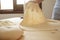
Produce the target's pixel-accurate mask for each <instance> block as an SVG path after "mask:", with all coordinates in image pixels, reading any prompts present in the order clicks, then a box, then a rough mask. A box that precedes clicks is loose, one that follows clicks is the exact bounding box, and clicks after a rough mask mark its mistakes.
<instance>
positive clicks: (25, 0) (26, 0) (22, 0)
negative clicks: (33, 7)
mask: <svg viewBox="0 0 60 40" xmlns="http://www.w3.org/2000/svg"><path fill="white" fill-rule="evenodd" d="M28 1H29V0H17V4H18V5H19V4H24V3H26V2H28Z"/></svg>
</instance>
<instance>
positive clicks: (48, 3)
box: [42, 0, 56, 18]
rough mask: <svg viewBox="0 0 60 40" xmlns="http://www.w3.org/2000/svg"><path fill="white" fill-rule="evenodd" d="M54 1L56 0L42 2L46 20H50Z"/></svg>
mask: <svg viewBox="0 0 60 40" xmlns="http://www.w3.org/2000/svg"><path fill="white" fill-rule="evenodd" d="M55 1H56V0H44V1H43V5H42V7H43V9H42V10H43V12H44V14H45V16H46V17H47V18H51V16H52V11H53V7H54V4H55Z"/></svg>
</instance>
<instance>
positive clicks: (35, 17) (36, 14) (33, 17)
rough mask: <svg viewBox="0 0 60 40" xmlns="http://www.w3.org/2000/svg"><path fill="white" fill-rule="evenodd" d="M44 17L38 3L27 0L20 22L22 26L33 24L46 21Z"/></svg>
mask: <svg viewBox="0 0 60 40" xmlns="http://www.w3.org/2000/svg"><path fill="white" fill-rule="evenodd" d="M46 21H47V20H46V18H45V16H44V15H43V12H42V10H41V9H40V7H39V5H38V3H36V2H33V1H29V2H28V3H26V4H25V6H24V19H23V21H22V22H21V23H20V24H21V25H22V26H30V27H31V26H34V25H40V24H44V23H46Z"/></svg>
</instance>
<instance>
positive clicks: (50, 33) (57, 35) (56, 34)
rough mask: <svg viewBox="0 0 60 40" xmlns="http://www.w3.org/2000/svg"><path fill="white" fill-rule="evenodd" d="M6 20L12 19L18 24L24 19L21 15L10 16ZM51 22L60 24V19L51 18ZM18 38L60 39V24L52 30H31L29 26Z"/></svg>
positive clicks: (33, 39) (36, 39) (34, 39)
mask: <svg viewBox="0 0 60 40" xmlns="http://www.w3.org/2000/svg"><path fill="white" fill-rule="evenodd" d="M5 20H10V21H13V22H15V23H17V24H20V22H21V21H22V19H21V18H19V17H16V18H9V19H5ZM51 22H54V23H55V24H56V23H58V24H60V21H55V20H51ZM53 25H54V24H53ZM26 28H27V27H26ZM48 28H49V29H50V27H48ZM48 28H46V29H48ZM32 29H33V28H32ZM40 29H41V28H40ZM18 40H60V25H59V26H56V27H51V30H30V28H27V29H26V30H24V34H23V36H22V37H21V38H19V39H18Z"/></svg>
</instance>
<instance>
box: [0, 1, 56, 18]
mask: <svg viewBox="0 0 60 40" xmlns="http://www.w3.org/2000/svg"><path fill="white" fill-rule="evenodd" d="M24 1H26V2H28V0H0V19H5V18H12V17H21V16H23V15H24V12H23V11H24V10H23V5H24ZM54 4H55V0H44V1H43V2H42V3H41V4H40V7H42V11H43V13H44V15H45V16H46V17H47V18H51V16H52V11H53V7H54Z"/></svg>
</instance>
